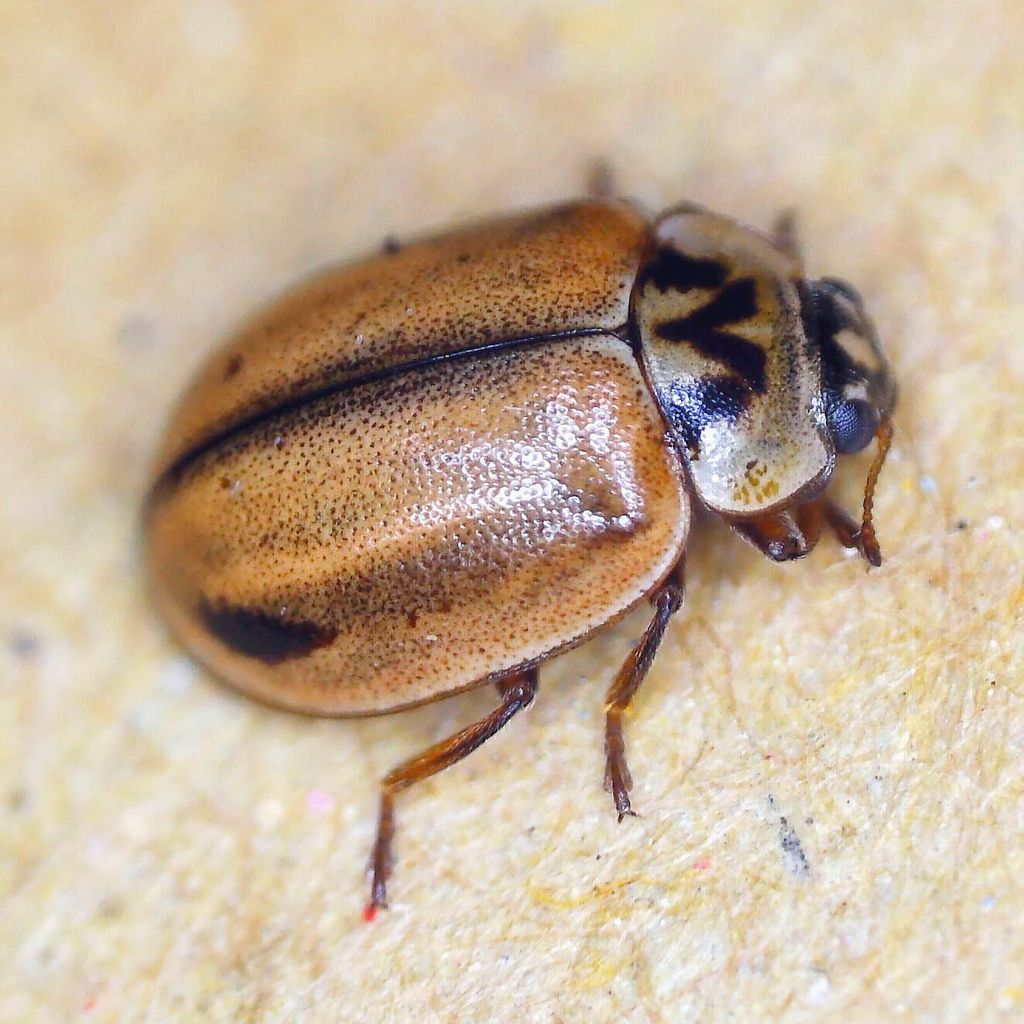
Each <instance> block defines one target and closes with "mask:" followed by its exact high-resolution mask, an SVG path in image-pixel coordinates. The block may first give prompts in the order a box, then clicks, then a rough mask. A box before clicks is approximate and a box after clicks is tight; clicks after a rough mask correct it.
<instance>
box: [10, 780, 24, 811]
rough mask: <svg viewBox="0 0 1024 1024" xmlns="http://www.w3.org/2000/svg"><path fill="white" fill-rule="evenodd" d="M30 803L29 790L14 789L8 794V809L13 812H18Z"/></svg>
mask: <svg viewBox="0 0 1024 1024" xmlns="http://www.w3.org/2000/svg"><path fill="white" fill-rule="evenodd" d="M27 803H28V790H27V789H22V788H21V787H19V788H18V789H12V790H10V792H8V794H7V809H8V810H9V811H10V812H11V814H17V813H18V811H20V810H23V809H24V807H25V805H26V804H27Z"/></svg>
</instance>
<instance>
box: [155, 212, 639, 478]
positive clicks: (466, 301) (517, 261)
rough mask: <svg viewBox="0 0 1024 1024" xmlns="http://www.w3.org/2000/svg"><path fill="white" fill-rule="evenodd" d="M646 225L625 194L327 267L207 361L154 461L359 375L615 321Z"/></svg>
mask: <svg viewBox="0 0 1024 1024" xmlns="http://www.w3.org/2000/svg"><path fill="white" fill-rule="evenodd" d="M645 232H646V224H645V222H644V220H643V219H642V218H641V217H640V216H639V215H638V214H637V213H636V212H635V211H633V210H632V209H631V208H630V207H628V206H626V205H625V204H623V203H620V202H588V201H582V202H572V203H565V204H562V205H560V206H554V207H550V208H548V209H543V210H539V211H532V212H530V213H523V214H517V215H513V216H509V217H502V218H498V219H492V220H488V221H487V222H485V223H482V224H479V225H475V226H471V227H467V228H462V229H459V230H456V231H452V232H450V233H448V234H444V235H439V236H436V237H432V238H428V239H425V240H423V241H419V242H413V243H410V244H409V245H406V246H404V247H402V248H400V249H399V250H398V251H397V252H389V253H384V254H381V255H379V256H377V257H375V258H372V259H368V260H364V261H361V262H358V263H353V264H348V265H345V266H341V267H337V268H333V269H330V270H327V271H324V272H323V273H321V274H319V275H317V276H316V277H314V278H312V279H311V280H310V281H308V282H307V283H306V284H304V285H302V286H300V287H298V288H295V289H293V290H291V291H289V292H288V293H287V294H286V295H284V296H282V297H281V298H280V299H278V300H277V301H276V302H274V303H272V304H271V305H270V306H269V307H268V308H267V309H265V310H264V311H263V312H261V313H260V314H258V315H257V316H256V317H255V318H254V319H252V320H251V321H250V322H249V323H248V324H247V325H246V326H245V327H244V328H243V329H242V330H240V331H239V332H238V333H237V334H236V335H235V336H234V337H233V338H231V339H230V340H229V341H228V343H227V344H226V345H225V346H223V347H222V348H220V349H218V350H217V352H216V353H214V355H213V356H212V357H211V358H210V359H209V361H208V362H207V363H206V364H205V365H204V366H203V368H202V369H201V371H200V373H199V375H198V377H197V378H196V380H195V382H194V384H193V385H192V387H191V388H190V389H189V390H188V391H187V392H186V393H185V395H184V397H183V399H182V401H181V403H180V405H179V406H178V408H177V410H176V411H175V414H174V416H173V418H172V420H171V423H170V424H169V427H168V430H167V434H166V435H165V437H164V441H163V444H162V446H161V449H160V453H159V456H158V458H157V472H158V473H159V472H162V471H163V470H164V469H166V468H167V467H168V466H169V465H171V464H173V463H174V462H175V461H176V460H177V459H179V458H180V457H181V456H182V455H185V454H187V453H188V452H190V451H192V450H193V449H195V448H197V447H199V446H201V445H203V444H205V443H207V442H209V441H210V439H211V438H215V437H217V436H219V435H221V434H223V433H224V432H226V431H229V430H230V429H232V427H233V426H235V425H237V424H239V423H241V422H243V421H245V420H247V419H248V418H250V417H252V416H255V415H260V414H261V413H264V412H266V411H268V410H270V409H275V408H277V407H279V406H281V405H282V404H284V403H288V402H294V401H296V400H297V399H301V398H302V396H305V395H312V394H315V393H316V392H318V391H320V390H322V389H323V388H326V387H331V386H335V385H339V384H343V383H344V382H345V381H349V380H353V379H356V378H361V377H363V376H365V375H367V374H372V373H376V372H379V371H381V370H383V369H387V368H392V367H395V366H402V365H405V364H407V363H410V362H415V361H417V360H422V359H426V358H430V357H432V356H437V355H441V354H444V353H449V352H458V351H461V350H462V349H465V348H467V347H469V346H477V345H488V344H491V343H494V342H500V341H503V340H507V339H510V338H521V337H527V336H539V335H550V334H556V333H559V332H563V331H571V330H576V329H580V328H601V329H605V330H611V329H614V328H617V327H621V326H622V325H624V324H625V323H626V320H627V317H628V307H629V295H630V289H631V288H632V286H633V280H634V278H635V276H636V269H637V266H638V263H639V259H640V252H641V249H642V246H643V241H644V238H645Z"/></svg>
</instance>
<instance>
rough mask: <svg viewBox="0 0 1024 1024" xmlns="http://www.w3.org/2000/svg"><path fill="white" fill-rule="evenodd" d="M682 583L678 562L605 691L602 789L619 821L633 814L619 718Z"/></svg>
mask: <svg viewBox="0 0 1024 1024" xmlns="http://www.w3.org/2000/svg"><path fill="white" fill-rule="evenodd" d="M683 593H684V580H683V563H682V562H680V563H679V564H678V565H677V566H676V567H675V568H674V569H673V570H672V573H671V575H670V576H669V577H668V579H667V580H666V581H665V582H664V583H663V584H662V585H661V586H660V587H659V588H658V589H657V590H656V591H655V592H654V595H653V597H652V598H651V600H652V602H653V604H654V606H655V608H656V611H655V613H654V618H653V619H651V621H650V623H649V624H648V626H647V629H645V630H644V635H643V636H642V637H641V638H640V641H639V642H638V643H637V645H636V646H635V647H634V648H633V650H632V651H630V652H629V657H627V658H626V660H625V662H624V663H623V665H622V668H620V669H619V672H618V675H616V677H615V681H614V682H613V683H612V685H611V687H610V688H609V690H608V694H607V696H606V697H605V701H604V710H605V730H604V751H605V773H604V785H605V789H607V790H609V791H610V792H611V794H612V798H613V799H614V800H615V810H616V811H617V812H618V815H619V821H622V819H623V818H624V817H625V816H626V815H627V814H636V812H635V811H634V810H633V808H632V806H631V804H630V802H629V791H630V790H631V789H632V788H633V780H632V778H631V777H630V774H629V767H628V766H627V764H626V743H625V740H624V738H623V735H622V716H623V714H625V712H626V710H627V709H628V708H629V705H630V704H631V703H632V701H633V697H634V696H635V695H636V691H637V690H638V689H639V688H640V684H641V683H642V682H643V681H644V676H646V675H647V671H648V669H650V667H651V662H652V661H654V655H655V654H656V653H657V651H658V647H659V646H660V644H661V640H662V637H663V636H664V635H665V627H666V626H667V625H668V621H669V619H670V618H672V616H673V615H674V614H675V613H676V612H677V611H679V609H680V607H681V606H682V604H683Z"/></svg>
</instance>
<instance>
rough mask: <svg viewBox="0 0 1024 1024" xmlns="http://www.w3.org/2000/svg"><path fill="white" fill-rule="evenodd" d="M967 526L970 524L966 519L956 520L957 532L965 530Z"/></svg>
mask: <svg viewBox="0 0 1024 1024" xmlns="http://www.w3.org/2000/svg"><path fill="white" fill-rule="evenodd" d="M968 526H970V523H968V522H967V520H966V519H958V520H957V521H956V528H957V529H958V530H966V529H967V527H968Z"/></svg>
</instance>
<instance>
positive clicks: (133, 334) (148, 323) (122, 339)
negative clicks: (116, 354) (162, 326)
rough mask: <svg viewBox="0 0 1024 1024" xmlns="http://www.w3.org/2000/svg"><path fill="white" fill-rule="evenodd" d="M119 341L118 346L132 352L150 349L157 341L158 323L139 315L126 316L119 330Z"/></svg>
mask: <svg viewBox="0 0 1024 1024" xmlns="http://www.w3.org/2000/svg"><path fill="white" fill-rule="evenodd" d="M117 340H118V344H120V345H121V346H122V347H123V348H126V349H128V350H130V351H134V352H138V351H141V350H142V349H146V348H149V347H150V346H151V345H153V343H154V342H155V341H156V340H157V328H156V323H155V322H154V321H153V320H152V319H150V317H148V316H143V315H141V314H139V313H133V314H132V315H130V316H126V317H125V318H124V320H122V321H121V325H120V327H118V329H117Z"/></svg>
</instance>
